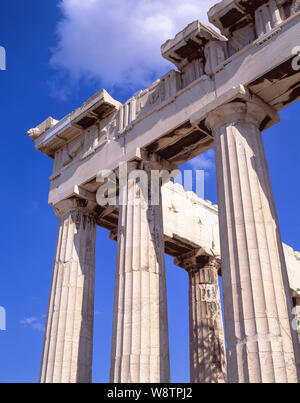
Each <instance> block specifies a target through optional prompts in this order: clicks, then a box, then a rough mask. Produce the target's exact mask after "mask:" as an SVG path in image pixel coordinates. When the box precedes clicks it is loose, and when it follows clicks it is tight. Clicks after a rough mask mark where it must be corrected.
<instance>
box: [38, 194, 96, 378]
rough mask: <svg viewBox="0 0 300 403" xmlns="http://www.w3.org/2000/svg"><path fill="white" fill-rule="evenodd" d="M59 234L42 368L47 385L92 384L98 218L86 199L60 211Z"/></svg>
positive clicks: (63, 204) (64, 205) (62, 205)
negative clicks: (96, 219) (96, 220)
mask: <svg viewBox="0 0 300 403" xmlns="http://www.w3.org/2000/svg"><path fill="white" fill-rule="evenodd" d="M55 213H56V214H57V216H58V217H59V233H58V240H57V248H56V256H55V263H54V270H53V279H52V286H51V294H50V301H49V308H48V318H47V325H46V332H45V340H44V351H43V358H42V365H41V375H40V382H41V383H89V382H91V381H92V360H93V321H94V286H95V285H94V281H95V245H96V223H95V216H94V213H93V211H92V208H90V206H89V203H88V202H86V201H84V200H67V201H64V202H61V203H59V204H58V205H57V206H56V208H55Z"/></svg>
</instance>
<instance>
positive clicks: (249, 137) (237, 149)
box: [207, 98, 299, 383]
mask: <svg viewBox="0 0 300 403" xmlns="http://www.w3.org/2000/svg"><path fill="white" fill-rule="evenodd" d="M273 114H274V115H273ZM274 116H276V114H275V112H273V110H272V109H271V108H269V107H268V106H267V105H265V104H263V102H261V101H259V100H255V99H254V98H251V99H250V100H248V101H247V100H243V101H242V100H240V101H237V102H232V103H230V104H226V105H223V106H221V107H219V108H218V109H216V110H215V111H214V112H212V113H210V115H209V116H208V119H207V124H208V126H210V128H211V129H212V131H213V134H214V138H215V153H216V168H217V183H218V200H219V222H220V237H221V255H222V277H223V295H224V310H225V332H226V341H227V363H228V374H227V375H228V381H229V382H230V383H237V382H240V383H296V382H298V376H299V365H298V363H296V357H299V343H298V342H297V334H296V332H295V331H293V330H292V326H291V323H292V301H291V297H290V290H289V283H288V277H287V269H286V264H285V258H284V254H283V248H282V242H281V236H280V231H279V226H278V219H277V215H276V209H275V204H274V199H273V194H272V188H271V182H270V178H269V170H268V165H267V161H266V157H265V152H264V146H263V142H262V135H261V130H263V129H264V128H265V127H266V124H267V123H268V122H270V119H271V118H272V117H274Z"/></svg>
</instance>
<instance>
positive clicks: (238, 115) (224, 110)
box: [206, 94, 280, 132]
mask: <svg viewBox="0 0 300 403" xmlns="http://www.w3.org/2000/svg"><path fill="white" fill-rule="evenodd" d="M279 121H280V117H279V114H278V112H277V111H276V110H275V109H274V108H273V107H272V106H270V105H268V104H266V103H265V102H264V101H262V100H261V99H260V98H259V97H257V96H254V95H248V94H246V95H245V96H244V97H242V98H239V99H236V100H234V101H232V102H229V103H226V104H223V105H221V106H219V107H218V108H216V109H215V110H214V111H212V112H209V113H208V115H207V118H206V124H207V126H208V127H209V128H210V129H211V130H212V131H213V132H216V131H217V130H218V129H219V128H220V127H222V126H224V125H230V124H232V125H235V124H238V123H248V124H253V125H255V126H256V127H257V128H258V129H259V130H260V131H263V130H265V129H267V128H269V127H271V126H273V125H274V124H276V123H278V122H279Z"/></svg>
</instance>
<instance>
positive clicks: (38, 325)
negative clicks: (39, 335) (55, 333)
mask: <svg viewBox="0 0 300 403" xmlns="http://www.w3.org/2000/svg"><path fill="white" fill-rule="evenodd" d="M44 318H45V315H41V317H40V318H37V317H35V316H32V317H29V318H24V319H22V320H20V324H21V325H22V326H24V327H29V328H31V329H34V330H38V331H40V332H43V331H44V324H43V323H42V322H43V319H44Z"/></svg>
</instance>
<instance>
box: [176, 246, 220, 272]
mask: <svg viewBox="0 0 300 403" xmlns="http://www.w3.org/2000/svg"><path fill="white" fill-rule="evenodd" d="M174 263H175V264H176V266H179V267H182V268H183V269H185V270H186V271H187V272H191V271H195V270H201V269H204V268H206V269H207V268H210V269H211V270H215V271H217V272H218V271H219V270H220V268H221V262H220V258H218V257H216V256H209V255H206V254H203V252H202V251H201V250H194V251H192V252H189V253H186V254H184V255H181V256H178V257H176V258H175V260H174Z"/></svg>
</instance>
